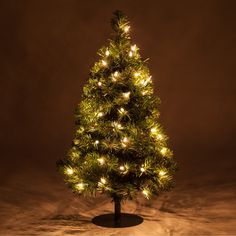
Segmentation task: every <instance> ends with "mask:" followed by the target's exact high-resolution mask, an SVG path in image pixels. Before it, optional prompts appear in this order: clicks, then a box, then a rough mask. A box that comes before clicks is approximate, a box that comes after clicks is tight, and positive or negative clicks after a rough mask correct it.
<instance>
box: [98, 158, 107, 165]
mask: <svg viewBox="0 0 236 236" xmlns="http://www.w3.org/2000/svg"><path fill="white" fill-rule="evenodd" d="M97 161H98V162H99V163H100V164H101V165H103V164H104V163H105V160H104V159H103V158H98V159H97Z"/></svg>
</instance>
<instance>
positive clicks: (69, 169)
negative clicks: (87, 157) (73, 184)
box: [66, 168, 74, 175]
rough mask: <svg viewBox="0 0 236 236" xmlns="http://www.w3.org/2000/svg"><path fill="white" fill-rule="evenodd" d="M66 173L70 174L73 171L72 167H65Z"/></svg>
mask: <svg viewBox="0 0 236 236" xmlns="http://www.w3.org/2000/svg"><path fill="white" fill-rule="evenodd" d="M66 173H67V174H68V175H72V174H73V173H74V171H73V169H71V168H67V169H66Z"/></svg>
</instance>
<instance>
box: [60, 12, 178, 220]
mask: <svg viewBox="0 0 236 236" xmlns="http://www.w3.org/2000/svg"><path fill="white" fill-rule="evenodd" d="M111 23H112V28H113V30H114V32H115V35H114V40H110V41H109V45H108V46H107V47H103V48H102V49H101V50H99V52H98V54H99V55H100V57H101V58H100V60H99V61H98V62H96V63H95V65H94V66H93V68H92V69H91V72H90V75H89V80H88V83H87V84H86V85H85V86H84V88H83V97H82V101H81V103H80V104H79V105H78V107H77V109H76V111H75V117H76V134H75V138H74V140H73V143H72V147H71V148H70V150H69V152H68V154H67V156H66V158H65V159H63V160H60V161H58V167H59V169H60V171H61V172H62V173H63V175H64V179H65V182H66V183H67V185H68V186H69V187H70V188H71V189H72V190H73V192H75V193H78V194H84V195H88V194H89V195H95V194H96V192H100V193H104V194H107V195H108V196H109V197H111V198H112V199H113V201H114V203H115V221H116V222H119V221H120V217H121V201H123V200H125V199H134V198H136V196H137V193H138V192H141V193H142V194H143V195H144V197H145V198H147V199H150V198H151V196H152V195H157V194H158V193H160V192H161V191H165V190H169V189H170V188H171V187H172V185H173V184H172V182H173V181H172V177H173V174H174V173H175V171H176V163H175V161H174V160H173V158H172V152H171V150H170V149H169V148H168V147H167V142H166V141H167V136H166V135H165V134H164V132H163V129H162V127H161V125H160V123H159V111H158V105H159V99H158V98H157V97H156V96H155V95H154V93H153V85H152V78H151V75H150V73H149V70H148V68H147V65H146V62H145V60H143V59H142V58H141V56H140V54H139V49H138V47H137V46H136V45H135V44H133V43H132V42H131V39H130V34H129V32H130V25H129V22H128V20H127V18H126V17H125V16H124V15H123V14H122V13H121V12H120V11H117V12H115V17H114V18H113V19H112V22H111Z"/></svg>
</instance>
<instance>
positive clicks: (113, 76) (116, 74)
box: [112, 71, 119, 82]
mask: <svg viewBox="0 0 236 236" xmlns="http://www.w3.org/2000/svg"><path fill="white" fill-rule="evenodd" d="M118 76H119V72H118V71H115V72H114V73H113V75H112V80H113V81H114V82H115V81H116V78H117V77H118Z"/></svg>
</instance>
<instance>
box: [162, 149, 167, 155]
mask: <svg viewBox="0 0 236 236" xmlns="http://www.w3.org/2000/svg"><path fill="white" fill-rule="evenodd" d="M166 152H167V148H166V147H163V148H162V149H161V154H163V155H165V154H166Z"/></svg>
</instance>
